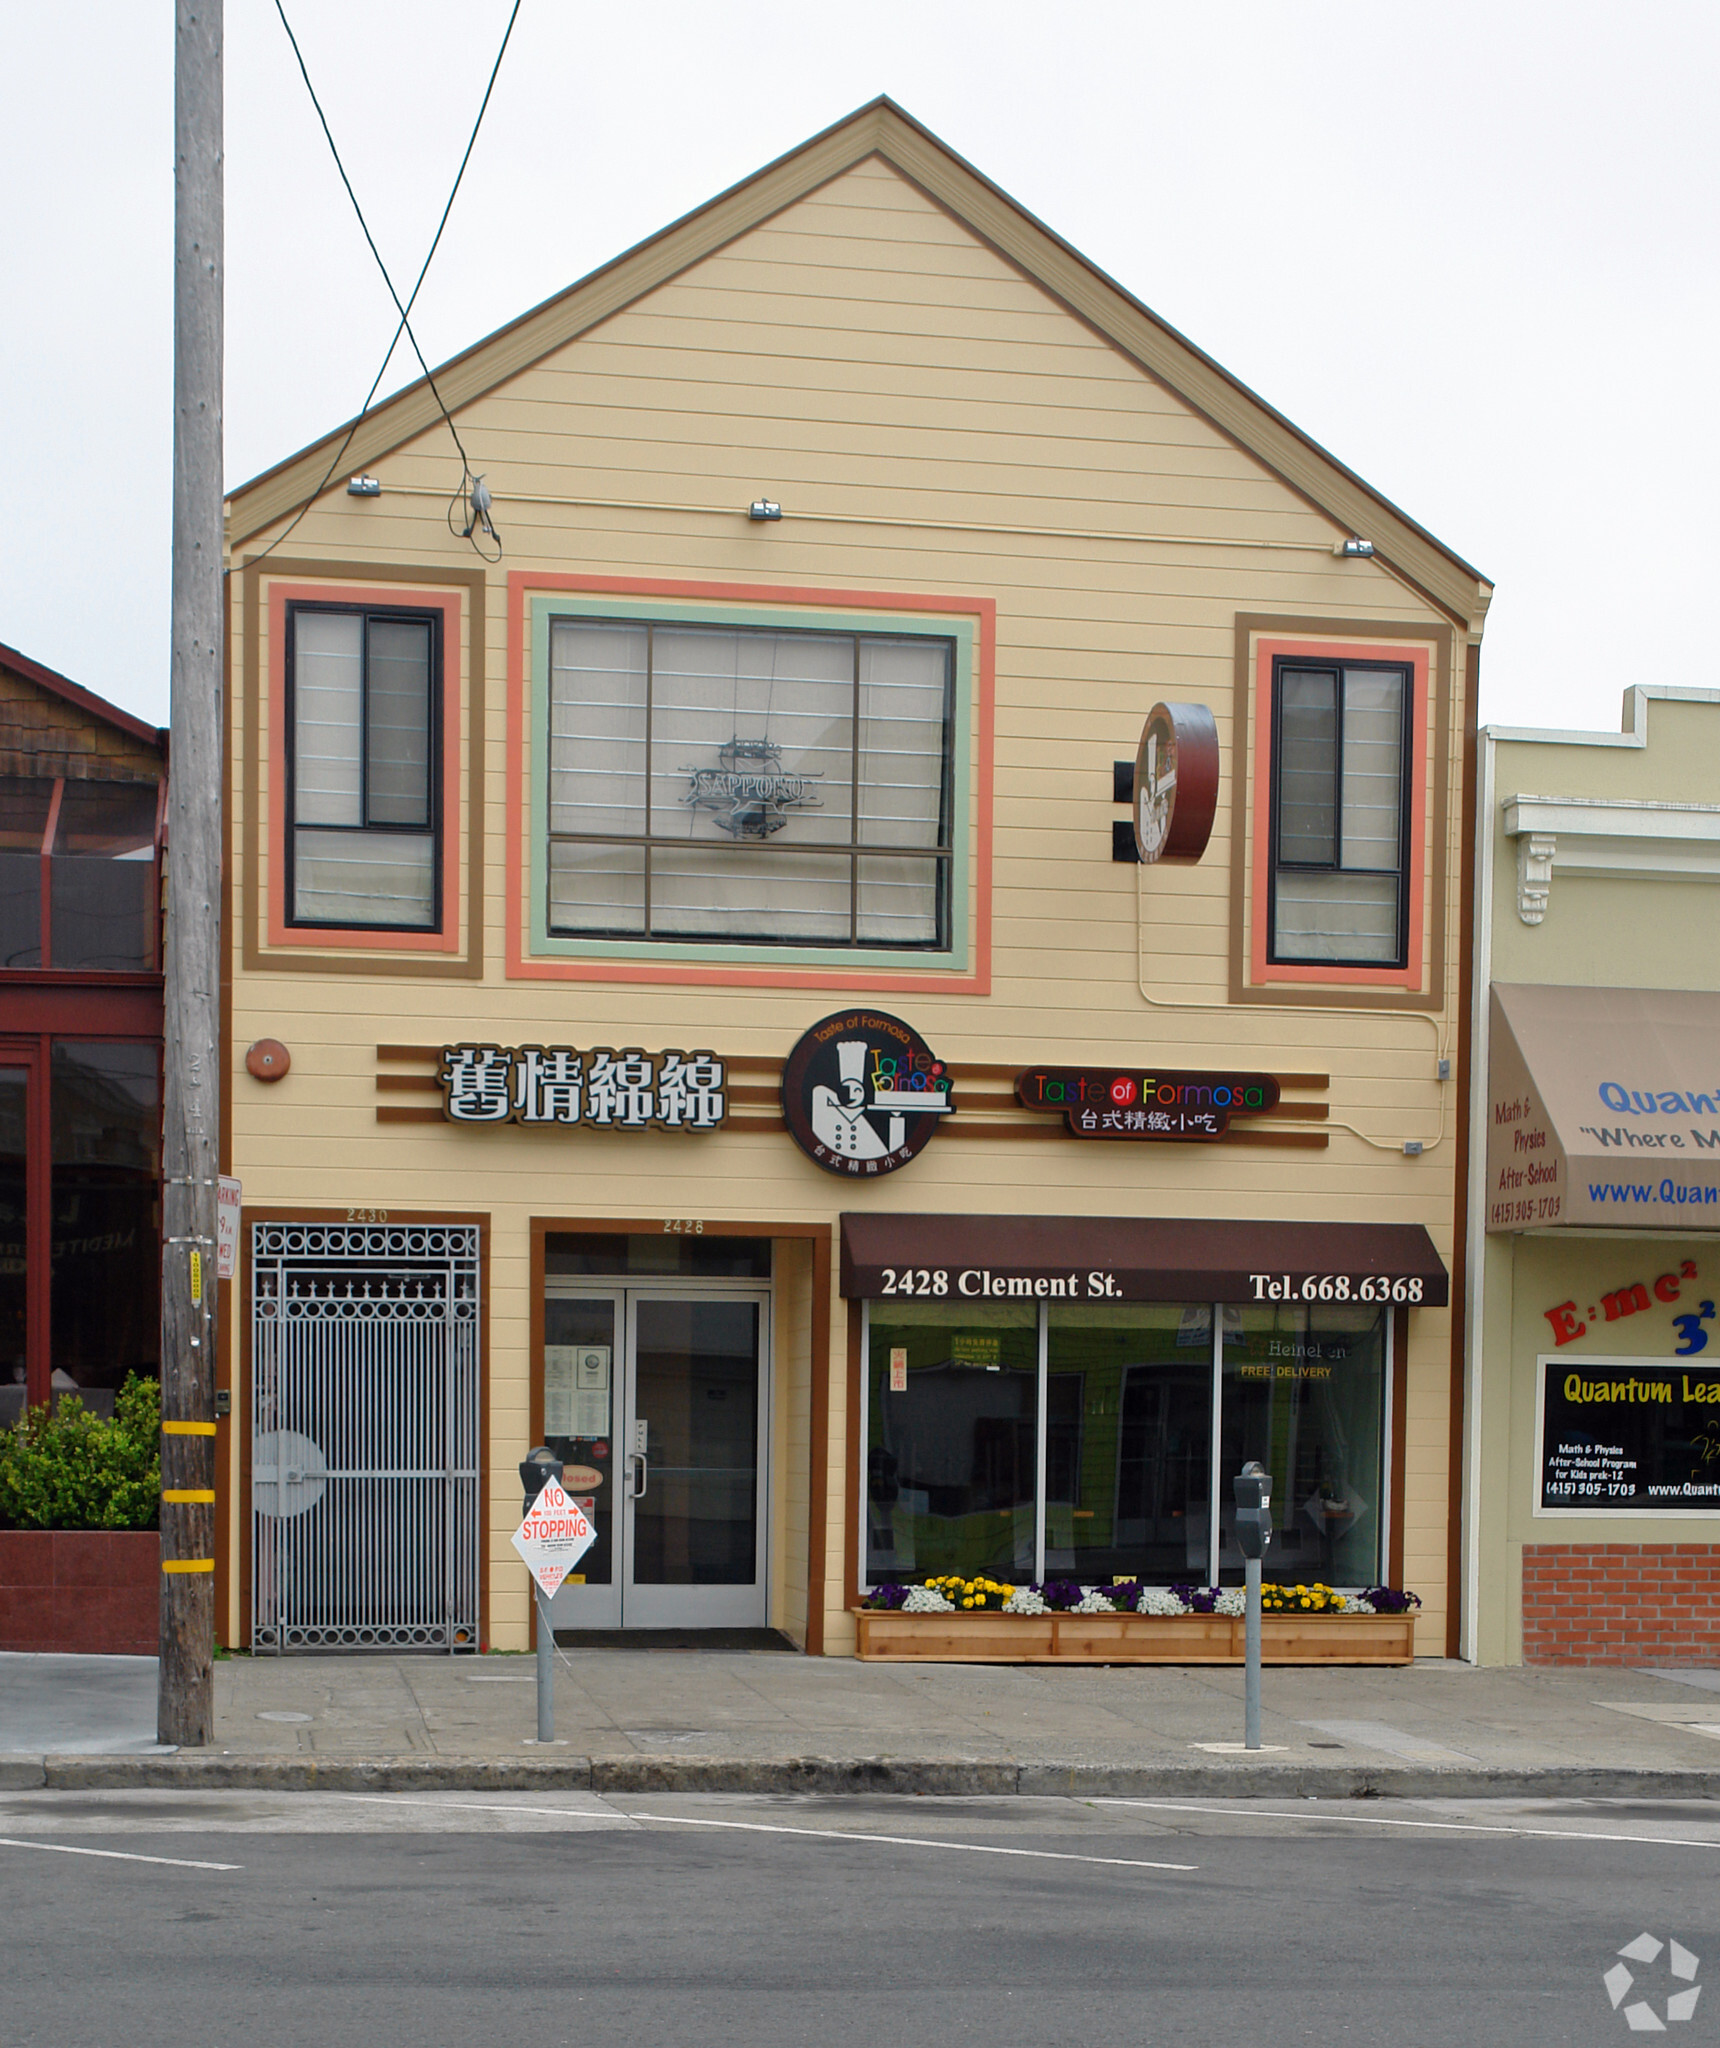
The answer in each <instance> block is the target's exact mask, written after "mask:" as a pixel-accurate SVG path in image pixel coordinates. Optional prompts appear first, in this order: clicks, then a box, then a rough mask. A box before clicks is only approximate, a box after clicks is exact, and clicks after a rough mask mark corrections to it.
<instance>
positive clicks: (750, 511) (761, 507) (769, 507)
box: [747, 498, 782, 519]
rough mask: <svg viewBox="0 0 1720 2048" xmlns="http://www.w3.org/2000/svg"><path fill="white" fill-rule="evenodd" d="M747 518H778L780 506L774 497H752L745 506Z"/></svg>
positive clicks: (780, 512)
mask: <svg viewBox="0 0 1720 2048" xmlns="http://www.w3.org/2000/svg"><path fill="white" fill-rule="evenodd" d="M747 517H748V518H749V519H780V518H781V517H782V507H781V506H780V505H779V504H778V503H777V502H776V500H775V499H774V498H754V500H753V501H752V503H751V504H750V505H749V506H748V507H747Z"/></svg>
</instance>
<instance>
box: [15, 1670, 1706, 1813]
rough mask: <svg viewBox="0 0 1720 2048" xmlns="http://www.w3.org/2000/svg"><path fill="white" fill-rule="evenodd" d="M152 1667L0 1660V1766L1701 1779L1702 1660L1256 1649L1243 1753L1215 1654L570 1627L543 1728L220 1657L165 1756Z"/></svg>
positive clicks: (1381, 1787) (1438, 1782)
mask: <svg viewBox="0 0 1720 2048" xmlns="http://www.w3.org/2000/svg"><path fill="white" fill-rule="evenodd" d="M95 1665H100V1666H103V1667H107V1666H119V1665H124V1666H129V1667H130V1668H131V1669H132V1670H133V1671H134V1672H135V1673H136V1679H137V1681H141V1683H136V1682H134V1683H133V1685H132V1686H131V1687H130V1688H129V1690H127V1691H126V1692H125V1693H124V1698H125V1699H126V1700H127V1702H128V1704H127V1705H126V1707H125V1709H124V1711H123V1712H122V1711H119V1709H118V1708H117V1707H115V1708H114V1709H113V1710H112V1712H111V1713H110V1714H109V1719H110V1721H111V1728H110V1730H109V1733H110V1734H111V1737H112V1739H111V1741H109V1742H107V1743H105V1744H104V1742H103V1741H102V1740H101V1726H100V1724H101V1721H102V1716H103V1712H104V1711H105V1710H104V1708H103V1706H102V1704H101V1703H102V1700H103V1699H108V1700H109V1701H110V1702H112V1701H115V1700H117V1699H118V1698H119V1697H120V1695H119V1694H117V1693H115V1692H114V1691H113V1690H112V1687H113V1679H112V1676H111V1674H106V1673H104V1674H100V1675H99V1676H100V1679H101V1684H102V1685H104V1686H106V1687H108V1688H109V1690H108V1691H107V1692H105V1693H104V1692H102V1691H100V1690H99V1688H97V1687H96V1686H95V1685H94V1683H93V1679H92V1673H91V1671H90V1670H89V1669H88V1668H87V1667H90V1666H95ZM55 1666H58V1667H62V1668H61V1669H60V1670H59V1671H58V1672H57V1673H56V1672H55V1671H54V1670H53V1669H52V1668H51V1667H55ZM153 1675H154V1666H153V1663H152V1661H151V1660H149V1659H146V1658H138V1659H118V1658H101V1659H92V1658H63V1659H54V1658H23V1657H0V1755H3V1756H6V1757H9V1759H10V1761H9V1762H8V1763H7V1764H6V1765H5V1766H4V1768H5V1771H6V1777H5V1780H4V1781H5V1782H7V1783H22V1782H29V1783H35V1784H42V1783H60V1784H67V1785H70V1784H74V1783H75V1784H80V1785H92V1784H106V1785H123V1784H135V1785H144V1784H184V1783H188V1782H202V1783H211V1784H212V1783H217V1782H219V1783H225V1784H240V1783H243V1784H255V1785H274V1786H278V1787H281V1788H283V1789H284V1788H286V1787H288V1786H290V1785H306V1786H309V1785H312V1784H316V1785H322V1786H334V1785H335V1784H336V1783H337V1782H345V1781H351V1782H353V1783H363V1784H365V1785H372V1786H374V1785H378V1784H382V1783H392V1784H407V1783H410V1784H415V1785H427V1784H436V1785H443V1786H455V1785H462V1784H474V1785H476V1784H485V1785H494V1784H498V1783H503V1782H507V1783H546V1784H547V1783H550V1782H554V1783H556V1784H575V1783H577V1784H582V1785H596V1786H599V1787H602V1786H610V1787H612V1788H614V1789H633V1790H644V1789H652V1788H655V1789H665V1790H673V1789H687V1790H692V1789H698V1790H704V1791H716V1790H733V1791H753V1792H757V1791H768V1790H773V1789H781V1790H795V1789H800V1790H810V1789H841V1788H843V1787H845V1786H846V1787H852V1788H853V1789H866V1790H878V1789H886V1788H889V1789H896V1790H923V1791H974V1792H978V1791H989V1792H998V1791H1028V1790H1034V1791H1052V1790H1060V1791H1072V1790H1079V1789H1082V1788H1086V1789H1089V1790H1092V1791H1095V1792H1098V1791H1129V1790H1138V1791H1143V1792H1144V1791H1147V1790H1159V1789H1163V1788H1165V1787H1172V1788H1174V1789H1178V1790H1183V1791H1188V1792H1194V1793H1201V1792H1218V1791H1220V1790H1223V1791H1226V1792H1229V1793H1232V1794H1236V1793H1240V1792H1242V1791H1244V1790H1250V1789H1260V1790H1267V1791H1278V1792H1283V1793H1292V1792H1300V1791H1316V1792H1324V1793H1326V1794H1328V1795H1329V1796H1345V1795H1350V1796H1359V1795H1364V1794H1367V1793H1371V1792H1372V1793H1393V1792H1395V1793H1401V1794H1404V1795H1406V1796H1408V1795H1412V1794H1416V1793H1420V1792H1423V1791H1425V1790H1427V1789H1430V1788H1437V1790H1438V1791H1439V1792H1441V1793H1443V1794H1445V1795H1446V1796H1453V1795H1457V1794H1461V1793H1463V1792H1465V1791H1472V1792H1475V1793H1503V1792H1507V1791H1520V1790H1521V1791H1531V1792H1534V1791H1539V1792H1558V1791H1565V1792H1569V1793H1570V1794H1572V1795H1573V1796H1613V1797H1617V1796H1629V1795H1631V1794H1637V1795H1642V1796H1649V1795H1653V1796H1662V1797H1670V1796H1680V1797H1720V1672H1701V1671H1686V1672H1680V1673H1677V1674H1671V1673H1664V1672H1647V1671H1634V1670H1628V1669H1623V1670H1621V1669H1618V1668H1607V1669H1594V1670H1532V1671H1529V1670H1476V1669H1474V1668H1472V1667H1470V1666H1467V1665H1463V1664H1453V1663H1446V1662H1444V1661H1442V1660H1436V1659H1426V1660H1423V1661H1421V1662H1419V1663H1417V1664H1416V1665H1415V1666H1413V1667H1412V1668H1410V1669H1408V1670H1387V1669H1379V1668H1368V1667H1360V1668H1333V1667H1322V1668H1317V1669H1306V1670H1300V1669H1287V1670H1277V1669H1269V1670H1268V1671H1267V1672H1266V1674H1265V1677H1264V1683H1263V1696H1264V1717H1263V1728H1262V1732H1263V1739H1264V1741H1265V1743H1266V1744H1267V1745H1269V1747H1268V1748H1267V1749H1266V1750H1264V1751H1263V1752H1260V1753H1259V1754H1257V1755H1255V1756H1252V1757H1250V1756H1245V1755H1243V1754H1241V1753H1240V1743H1241V1737H1242V1673H1241V1672H1240V1671H1239V1670H1236V1669H1228V1668H1218V1669H1201V1668H1190V1667H1166V1666H1158V1667H1144V1668H1142V1667H1136V1668H1132V1669H1130V1668H1123V1667H1110V1668H1105V1667H1079V1666H1072V1667H1068V1668H1059V1667H1057V1666H1046V1665H1004V1666H998V1665H964V1664H860V1663H856V1662H853V1661H851V1660H848V1659H835V1658H829V1659H827V1658H808V1657H801V1656H798V1655H795V1654H793V1653H792V1652H787V1651H759V1650H753V1651H736V1650H711V1651H705V1650H662V1649H652V1650H630V1649H608V1648H604V1649H579V1650H572V1651H564V1652H562V1653H561V1655H560V1657H558V1661H557V1665H556V1733H557V1738H558V1740H557V1743H556V1745H555V1747H554V1748H550V1749H544V1748H540V1747H539V1746H538V1745H537V1743H536V1742H535V1741H534V1740H532V1739H531V1738H532V1736H533V1733H534V1729H535V1694H534V1690H533V1677H534V1666H533V1662H532V1660H531V1659H530V1658H528V1657H509V1656H486V1657H459V1658H449V1657H393V1656H300V1657H288V1658H270V1657H235V1658H232V1659H229V1660H226V1661H223V1662H222V1663H220V1664H218V1665H217V1666H216V1673H215V1687H216V1739H215V1742H214V1744H213V1746H212V1747H211V1749H209V1750H207V1751H200V1752H195V1753H193V1752H181V1753H180V1754H178V1755H161V1754H155V1755H148V1754H143V1753H140V1752H141V1751H142V1750H143V1748H144V1746H145V1744H144V1741H143V1740H142V1739H141V1738H143V1737H145V1736H147V1734H148V1732H149V1731H148V1728H147V1722H145V1725H144V1726H143V1727H141V1728H140V1727H139V1725H138V1713H137V1707H138V1704H139V1702H140V1701H141V1700H142V1699H143V1698H144V1697H145V1696H147V1694H148V1692H149V1691H150V1689H151V1688H152V1686H153ZM133 1694H135V1695H136V1696H137V1697H136V1698H133V1696H132V1695H133ZM56 1730H63V1731H64V1739H57V1736H56ZM74 1730H75V1731H76V1734H75V1736H74V1734H73V1731H74ZM104 1748H105V1749H106V1750H107V1751H108V1752H109V1753H108V1754H105V1755H98V1754H96V1753H95V1752H98V1751H101V1750H103V1749H104ZM73 1751H78V1752H81V1755H78V1756H74V1755H72V1754H70V1752H73ZM120 1752H126V1753H120ZM44 1759H52V1760H53V1761H52V1762H51V1763H48V1762H45V1761H44ZM19 1773H22V1774H23V1775H22V1776H19V1775H16V1774H19Z"/></svg>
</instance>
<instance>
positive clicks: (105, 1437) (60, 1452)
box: [0, 1373, 161, 1529]
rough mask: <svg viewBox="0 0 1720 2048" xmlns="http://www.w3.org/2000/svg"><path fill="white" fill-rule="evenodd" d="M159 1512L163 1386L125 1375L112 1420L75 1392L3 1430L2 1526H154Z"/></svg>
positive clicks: (0, 1442) (31, 1411) (0, 1432)
mask: <svg viewBox="0 0 1720 2048" xmlns="http://www.w3.org/2000/svg"><path fill="white" fill-rule="evenodd" d="M160 1513H161V1388H160V1387H159V1385H158V1384H157V1383H156V1382H155V1381H154V1380H149V1379H143V1378H142V1377H140V1376H139V1375H138V1374H137V1373H129V1374H128V1375H127V1376H126V1382H125V1385H124V1386H123V1387H121V1388H120V1390H119V1393H118V1394H117V1395H116V1396H115V1399H114V1404H113V1419H112V1421H109V1420H108V1419H107V1418H106V1417H104V1416H100V1415H92V1414H91V1413H90V1412H89V1410H88V1409H87V1408H86V1407H85V1406H84V1404H83V1403H82V1401H80V1400H79V1399H78V1397H77V1396H76V1395H75V1394H64V1395H62V1396H61V1397H60V1401H59V1405H58V1406H57V1407H55V1408H53V1409H48V1408H31V1409H29V1410H28V1411H27V1412H26V1414H25V1416H24V1419H23V1421H22V1422H20V1423H19V1424H18V1426H17V1428H16V1429H6V1430H0V1528H4V1529H153V1528H154V1527H155V1526H156V1524H157V1521H158V1519H159V1517H160Z"/></svg>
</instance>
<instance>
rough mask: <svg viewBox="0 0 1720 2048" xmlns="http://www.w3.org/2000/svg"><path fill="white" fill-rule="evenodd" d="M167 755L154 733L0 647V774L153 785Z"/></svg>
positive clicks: (76, 686) (113, 706) (67, 681)
mask: <svg viewBox="0 0 1720 2048" xmlns="http://www.w3.org/2000/svg"><path fill="white" fill-rule="evenodd" d="M165 753H166V747H165V736H164V735H163V734H162V732H161V731H160V730H159V729H158V728H157V727H155V726H153V725H146V724H145V723H144V721H143V720H142V719H141V718H134V717H133V716H132V714H131V713H130V712H129V711H122V710H121V709H120V708H119V706H118V705H117V704H110V703H109V702H108V701H107V699H106V698H105V697H98V696H97V695H96V694H95V692H94V691H93V690H86V689H84V688H83V687H82V685H81V684H78V683H74V682H73V681H72V680H71V679H70V677H68V676H63V675H61V674H60V673H59V672H58V671H57V670H56V669H51V668H47V667H44V666H43V664H42V663H41V662H39V661H32V660H31V659H30V657H29V656H28V655H26V654H20V653H18V651H17V650H16V649H15V648H12V647H5V646H0V774H5V775H29V776H60V775H65V776H70V777H72V778H74V779H76V780H85V779H92V778H93V779H95V780H97V781H102V780H107V781H118V782H153V781H155V780H157V779H158V778H159V776H160V774H161V770H162V765H163V760H164V756H165Z"/></svg>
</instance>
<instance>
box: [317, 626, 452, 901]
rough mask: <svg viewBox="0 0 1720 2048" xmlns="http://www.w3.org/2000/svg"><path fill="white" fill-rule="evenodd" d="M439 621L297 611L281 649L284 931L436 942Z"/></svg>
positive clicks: (439, 796)
mask: <svg viewBox="0 0 1720 2048" xmlns="http://www.w3.org/2000/svg"><path fill="white" fill-rule="evenodd" d="M439 633H440V619H439V615H438V614H436V613H434V612H413V611H404V610H400V611H397V610H375V609H365V608H359V607H349V606H326V607H325V606H320V605H319V606H310V605H296V606H294V607H293V610H292V612H291V614H290V621H289V626H288V644H287V669H288V678H289V681H288V691H287V724H288V735H287V765H288V784H289V786H288V817H289V821H290V822H289V827H288V834H287V863H288V869H289V874H288V901H289V903H290V904H291V916H290V921H291V922H292V923H293V924H296V925H332V926H342V927H349V928H350V927H359V928H365V927H369V928H375V929H380V930H391V929H399V930H408V931H435V930H437V929H438V928H439V925H440V920H441V905H440V903H439V901H438V888H437V877H438V871H439V866H440V863H439V859H438V844H439V840H440V837H441V819H440V815H439V813H440V802H441V793H440V790H439V789H438V786H437V784H438V778H437V773H436V760H437V724H438V717H437V711H438V698H439V694H440V670H441V648H440V644H439Z"/></svg>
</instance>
